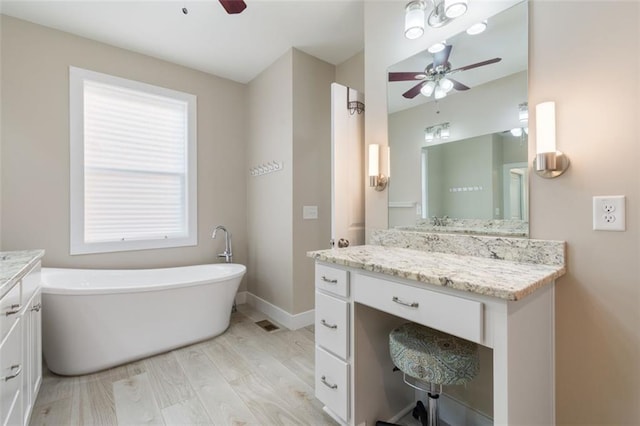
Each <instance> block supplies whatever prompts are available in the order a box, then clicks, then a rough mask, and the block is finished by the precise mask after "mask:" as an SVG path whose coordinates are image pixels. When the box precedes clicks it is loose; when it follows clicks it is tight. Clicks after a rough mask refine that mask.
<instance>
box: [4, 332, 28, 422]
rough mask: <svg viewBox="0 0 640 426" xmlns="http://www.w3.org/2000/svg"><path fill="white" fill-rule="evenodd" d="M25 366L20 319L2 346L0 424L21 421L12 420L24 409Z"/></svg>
mask: <svg viewBox="0 0 640 426" xmlns="http://www.w3.org/2000/svg"><path fill="white" fill-rule="evenodd" d="M23 368H24V365H23V357H22V321H21V320H18V321H17V322H16V323H15V324H14V326H13V328H11V330H9V333H8V334H7V337H6V339H5V341H4V342H3V343H2V345H1V346H0V383H1V385H0V424H3V425H4V424H19V423H20V422H18V423H11V422H12V421H13V420H12V419H15V418H16V416H17V417H18V418H20V417H19V415H20V414H21V410H22V403H21V398H22V394H21V390H22V381H23V380H24V378H23V375H24V371H23Z"/></svg>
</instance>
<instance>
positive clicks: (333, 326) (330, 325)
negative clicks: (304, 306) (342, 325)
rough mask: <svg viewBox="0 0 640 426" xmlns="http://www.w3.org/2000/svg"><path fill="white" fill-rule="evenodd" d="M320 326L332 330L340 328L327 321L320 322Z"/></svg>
mask: <svg viewBox="0 0 640 426" xmlns="http://www.w3.org/2000/svg"><path fill="white" fill-rule="evenodd" d="M320 324H322V325H324V326H325V327H327V328H332V329H336V328H338V326H337V325H336V324H329V323H328V322H326V321H325V320H323V319H322V320H320Z"/></svg>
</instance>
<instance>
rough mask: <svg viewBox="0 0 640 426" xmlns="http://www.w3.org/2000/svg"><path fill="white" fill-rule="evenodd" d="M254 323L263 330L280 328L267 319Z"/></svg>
mask: <svg viewBox="0 0 640 426" xmlns="http://www.w3.org/2000/svg"><path fill="white" fill-rule="evenodd" d="M256 324H258V325H259V326H260V327H261V328H262V329H263V330H265V331H276V330H280V327H278V326H277V325H275V324H274V323H272V322H271V321H269V320H262V321H256Z"/></svg>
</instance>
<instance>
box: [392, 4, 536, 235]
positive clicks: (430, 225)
mask: <svg viewBox="0 0 640 426" xmlns="http://www.w3.org/2000/svg"><path fill="white" fill-rule="evenodd" d="M527 23H528V17H527V3H526V2H523V3H519V4H517V5H515V6H513V7H511V8H510V9H507V10H505V11H503V12H501V13H499V14H497V15H495V16H493V17H491V18H489V19H488V20H487V28H486V30H485V31H484V32H482V33H481V34H477V35H470V34H468V33H467V32H463V33H460V34H458V35H456V36H454V37H451V38H450V39H448V40H446V44H445V45H446V46H450V47H446V48H445V50H444V51H442V52H440V53H429V52H428V51H424V52H421V53H418V54H416V55H414V56H412V57H410V58H408V59H406V60H404V61H402V62H400V63H398V64H395V65H393V66H391V67H390V68H389V73H390V74H389V76H390V78H389V80H392V81H389V82H388V84H387V88H388V106H389V121H388V123H389V146H390V147H391V171H392V175H391V178H390V182H389V228H402V229H411V230H418V231H421V230H422V231H429V232H434V231H435V232H438V231H441V232H463V233H473V234H488V235H509V236H521V237H524V236H527V235H528V211H529V206H528V172H529V170H528V164H527V151H528V150H527V138H528V123H527V120H526V117H525V116H524V114H525V113H527V111H528V109H527V105H526V102H527V58H528V39H527V33H528V29H527V28H528V26H527ZM447 53H448V55H447ZM497 58H499V59H497ZM445 80H449V81H450V82H447V81H445ZM430 81H431V83H430ZM445 83H446V84H445ZM429 85H430V86H431V87H425V86H429ZM447 85H448V86H451V85H453V88H450V87H449V88H448V87H447ZM433 86H435V89H434V87H433ZM447 88H448V89H449V91H448V92H445V93H446V95H445V96H443V97H442V90H446V89H447ZM420 89H422V92H426V93H424V94H423V93H421V92H420ZM439 90H440V93H437V92H438V91H439ZM429 92H431V93H429ZM403 94H404V95H405V96H403ZM425 94H430V96H425ZM436 94H437V95H438V97H439V98H440V99H438V100H435V99H434V98H435V95H436Z"/></svg>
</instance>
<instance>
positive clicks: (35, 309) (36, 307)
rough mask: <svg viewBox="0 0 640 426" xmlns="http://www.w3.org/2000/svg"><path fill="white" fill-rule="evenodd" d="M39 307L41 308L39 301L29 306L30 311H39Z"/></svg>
mask: <svg viewBox="0 0 640 426" xmlns="http://www.w3.org/2000/svg"><path fill="white" fill-rule="evenodd" d="M40 309H42V304H41V303H38V304H37V305H33V306H32V307H31V310H32V311H36V312H40Z"/></svg>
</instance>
